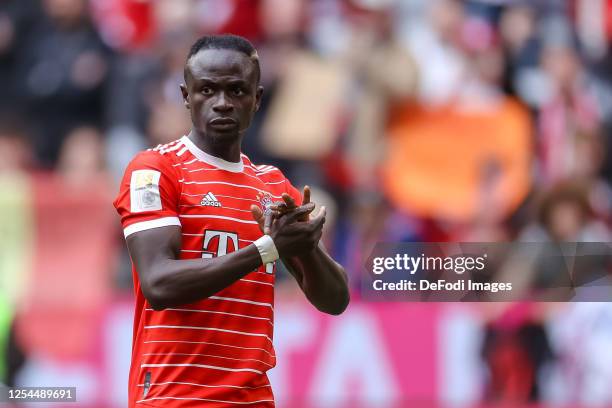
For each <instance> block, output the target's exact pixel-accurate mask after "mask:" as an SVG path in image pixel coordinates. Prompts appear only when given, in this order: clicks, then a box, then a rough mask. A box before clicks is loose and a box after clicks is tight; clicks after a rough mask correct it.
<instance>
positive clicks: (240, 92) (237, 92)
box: [232, 88, 244, 96]
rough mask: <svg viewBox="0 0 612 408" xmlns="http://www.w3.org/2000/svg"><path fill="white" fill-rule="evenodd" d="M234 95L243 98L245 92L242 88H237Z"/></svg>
mask: <svg viewBox="0 0 612 408" xmlns="http://www.w3.org/2000/svg"><path fill="white" fill-rule="evenodd" d="M232 93H233V94H234V95H235V96H242V95H244V91H243V90H242V89H241V88H235V89H234V90H233V91H232Z"/></svg>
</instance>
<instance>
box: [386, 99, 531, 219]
mask: <svg viewBox="0 0 612 408" xmlns="http://www.w3.org/2000/svg"><path fill="white" fill-rule="evenodd" d="M389 134H390V140H389V150H388V155H387V160H385V161H384V162H383V165H382V175H383V181H384V189H385V192H386V194H387V196H388V197H389V199H390V200H391V201H392V202H393V203H394V204H395V205H396V206H397V207H399V208H401V209H403V210H405V211H408V212H411V213H415V214H417V215H419V216H424V217H434V218H439V219H445V220H449V221H459V222H462V221H470V220H472V219H474V217H475V216H476V215H477V214H478V213H479V212H480V211H483V210H484V211H496V212H497V214H498V216H499V217H503V216H506V215H508V214H509V213H511V212H512V211H513V210H515V209H516V208H517V207H518V205H519V204H520V203H521V202H522V201H523V199H524V198H525V197H526V195H527V193H528V191H529V189H530V184H531V175H530V172H531V168H530V167H531V157H532V143H531V140H530V135H531V125H530V118H529V115H528V112H527V111H526V110H525V109H524V108H523V107H522V106H521V105H520V104H519V103H518V102H515V101H514V100H511V99H502V100H499V101H497V102H496V103H494V104H491V105H489V106H487V108H486V109H478V110H460V109H458V108H453V107H446V108H437V109H429V110H428V109H426V108H424V107H414V106H410V107H405V108H403V109H402V111H401V112H399V114H398V115H396V116H395V117H394V118H392V120H391V123H390V127H389ZM492 168H493V169H494V173H495V174H493V175H491V169H492ZM484 202H486V203H487V205H486V206H484V205H483V203H484Z"/></svg>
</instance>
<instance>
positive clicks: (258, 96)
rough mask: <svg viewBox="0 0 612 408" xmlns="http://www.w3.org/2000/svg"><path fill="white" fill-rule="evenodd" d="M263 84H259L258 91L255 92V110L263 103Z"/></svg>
mask: <svg viewBox="0 0 612 408" xmlns="http://www.w3.org/2000/svg"><path fill="white" fill-rule="evenodd" d="M263 90H264V89H263V86H258V87H257V91H256V93H255V112H257V111H258V110H259V106H260V105H261V96H262V95H263Z"/></svg>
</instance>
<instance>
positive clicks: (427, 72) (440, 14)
mask: <svg viewBox="0 0 612 408" xmlns="http://www.w3.org/2000/svg"><path fill="white" fill-rule="evenodd" d="M426 13H427V15H426V18H425V19H424V21H421V23H420V24H418V23H417V24H415V25H414V27H413V28H412V31H411V32H410V35H409V50H410V53H411V54H412V55H414V57H415V61H416V62H417V64H418V67H419V69H418V72H419V75H420V81H419V96H420V98H421V100H422V101H423V102H425V103H427V104H446V103H449V102H450V101H451V100H452V99H453V97H454V96H455V95H456V93H457V92H458V89H459V88H460V86H461V84H462V82H463V80H464V78H465V75H466V74H467V70H468V68H467V66H466V64H467V61H466V57H465V55H464V54H463V53H462V52H461V45H460V40H461V29H462V24H463V19H464V10H463V6H462V4H461V2H460V1H457V0H435V1H432V2H428V9H427V10H426Z"/></svg>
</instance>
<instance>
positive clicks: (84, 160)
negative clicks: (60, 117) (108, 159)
mask: <svg viewBox="0 0 612 408" xmlns="http://www.w3.org/2000/svg"><path fill="white" fill-rule="evenodd" d="M103 154H104V149H103V148H102V135H101V134H100V132H99V131H98V130H97V129H95V128H91V127H81V128H76V129H74V130H73V131H72V132H70V134H69V135H68V136H67V137H66V140H65V142H64V146H63V147H62V150H61V153H60V157H59V162H58V165H57V171H58V173H59V175H60V176H62V177H63V178H64V180H65V181H66V182H67V183H68V184H71V185H74V186H78V185H86V184H89V183H96V184H100V183H104V182H105V181H106V180H105V169H104V155H103Z"/></svg>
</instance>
